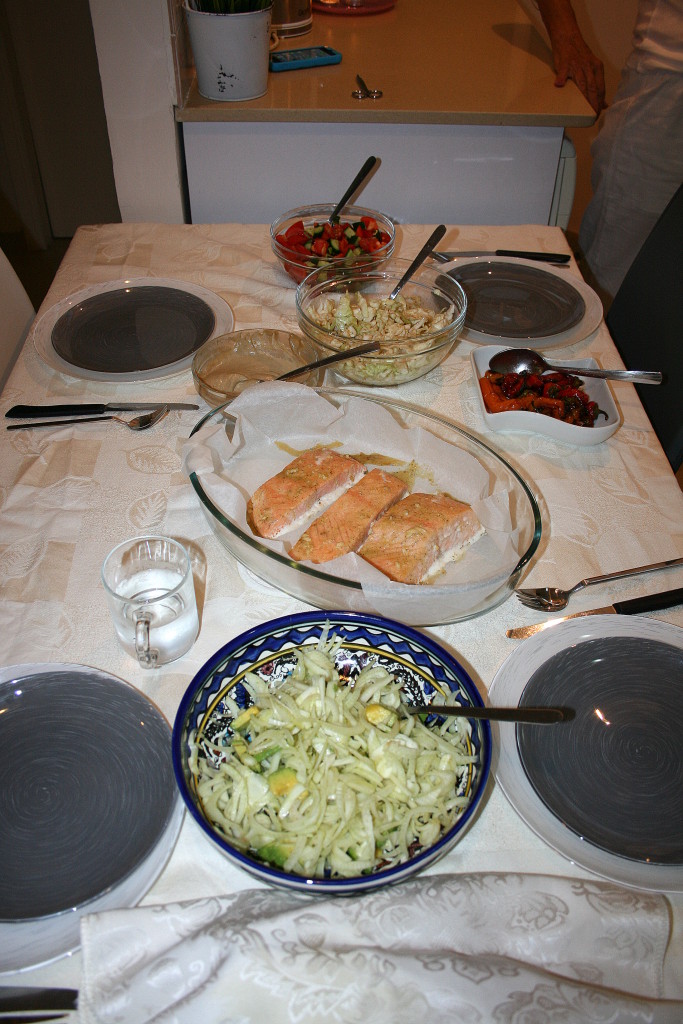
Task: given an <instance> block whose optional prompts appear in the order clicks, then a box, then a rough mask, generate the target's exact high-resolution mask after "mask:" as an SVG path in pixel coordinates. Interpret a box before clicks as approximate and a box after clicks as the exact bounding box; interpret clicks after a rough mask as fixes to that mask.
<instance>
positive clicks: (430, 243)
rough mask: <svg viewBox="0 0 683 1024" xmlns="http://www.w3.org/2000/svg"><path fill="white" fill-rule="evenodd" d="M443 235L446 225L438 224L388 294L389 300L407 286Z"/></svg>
mask: <svg viewBox="0 0 683 1024" xmlns="http://www.w3.org/2000/svg"><path fill="white" fill-rule="evenodd" d="M445 234H446V225H445V224H439V226H438V228H434V230H433V231H432V233H431V235H430V236H429V238H428V239H427V241H426V242H425V244H424V245H423V246H422V248H421V249H420V251H419V253H418V254H417V256H416V257H415V259H414V260H413V262H412V263H411V264H410V266H409V267H408V269H407V270H406V272H405V274H404V275H403V277H402V278H401V280H400V281H399V282H398V284H397V285H396V287H395V288H394V289H393V291H391V292H390V293H389V298H390V299H395V298H396V296H397V295H398V293H399V292H400V290H401V288H403V286H404V285H405V284H407V283H408V281H410V279H411V277H412V276H413V274H414V273H415V271H416V270H417V269H418V268H419V267H421V266H422V264H423V263H424V261H425V260H426V259H427V257H428V256H429V254H430V253H431V251H432V249H433V248H434V246H435V245H438V244H439V242H440V241H441V239H442V238H443V236H444V235H445Z"/></svg>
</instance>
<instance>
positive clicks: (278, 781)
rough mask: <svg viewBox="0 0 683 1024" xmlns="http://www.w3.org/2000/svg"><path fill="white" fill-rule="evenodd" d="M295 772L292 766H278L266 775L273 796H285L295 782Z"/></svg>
mask: <svg viewBox="0 0 683 1024" xmlns="http://www.w3.org/2000/svg"><path fill="white" fill-rule="evenodd" d="M297 781H298V780H297V777H296V772H295V771H294V770H293V769H292V768H278V769H277V771H275V772H271V773H270V775H269V776H268V785H269V787H270V791H271V793H274V794H275V796H287V794H288V793H289V792H290V791H291V790H292V789H294V787H295V786H296V784H297Z"/></svg>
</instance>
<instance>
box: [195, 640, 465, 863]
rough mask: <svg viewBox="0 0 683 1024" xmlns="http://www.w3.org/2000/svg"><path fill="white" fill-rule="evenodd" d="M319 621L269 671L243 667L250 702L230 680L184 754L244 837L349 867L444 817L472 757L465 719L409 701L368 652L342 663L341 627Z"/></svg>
mask: <svg viewBox="0 0 683 1024" xmlns="http://www.w3.org/2000/svg"><path fill="white" fill-rule="evenodd" d="M327 633H328V631H327V629H325V630H324V631H323V633H322V636H321V638H320V640H319V641H318V642H317V643H316V644H311V645H305V646H303V647H298V648H293V649H292V650H289V651H287V652H286V657H284V658H282V659H280V658H279V656H278V658H277V659H276V660H277V661H282V663H283V665H285V666H286V667H285V668H284V669H283V668H282V666H281V667H280V669H279V670H276V671H275V672H274V673H273V675H272V678H271V679H264V678H263V677H262V676H261V675H260V674H258V673H256V672H251V671H247V672H245V673H244V675H243V677H242V678H241V682H240V684H239V685H241V686H243V687H244V691H246V695H247V706H246V707H240V706H239V704H238V703H237V702H236V701H235V700H234V698H233V697H232V696H231V692H232V691H231V690H228V692H227V694H225V695H224V696H223V697H222V699H221V701H220V712H217V711H214V712H212V713H211V714H210V715H208V716H207V719H208V721H207V722H205V723H204V724H203V725H202V726H201V728H200V735H197V733H196V731H193V733H192V734H191V735H190V737H189V744H190V759H189V768H190V771H191V773H192V776H193V780H194V785H195V787H196V793H197V796H198V799H199V802H200V804H201V807H202V809H203V812H204V814H205V816H206V817H207V819H208V820H209V821H210V822H211V823H212V825H213V826H214V827H215V828H216V829H217V830H218V832H219V833H221V834H223V835H224V836H225V837H226V838H227V839H228V840H229V841H230V842H231V843H232V844H233V845H234V846H235V847H236V848H237V849H238V850H240V851H241V852H243V853H245V854H248V855H250V856H255V857H256V858H257V859H259V860H262V861H265V862H266V863H269V864H271V865H274V866H275V867H277V868H280V869H282V870H284V871H285V872H289V873H293V874H297V875H302V876H305V877H312V878H351V877H355V876H358V875H361V874H370V873H372V872H374V871H377V870H381V869H384V868H389V867H393V866H395V865H398V864H402V863H405V862H406V861H407V860H409V859H410V858H411V857H412V856H413V855H415V854H416V853H418V852H420V851H421V850H423V849H426V848H428V847H430V846H432V845H433V844H434V843H435V842H436V841H437V840H438V839H439V838H440V837H441V836H442V835H443V834H444V833H445V832H447V831H448V830H449V829H450V828H452V826H453V825H454V824H455V823H456V822H457V820H458V818H459V817H460V816H461V814H462V813H463V812H464V811H465V810H466V808H467V807H468V806H469V803H470V796H469V793H470V789H471V786H472V782H473V780H474V778H475V776H476V773H477V766H478V761H479V758H478V756H477V754H476V753H475V752H474V751H473V748H472V744H471V742H470V735H471V729H470V724H469V722H468V720H467V719H447V718H445V719H441V720H435V724H430V726H427V725H425V724H424V722H422V721H421V720H420V718H419V717H414V716H410V715H408V714H407V713H406V712H405V711H404V710H403V709H402V707H401V697H400V689H401V685H402V683H401V681H400V680H399V679H398V678H397V677H396V676H395V675H394V674H393V673H392V672H390V671H389V670H388V669H387V668H386V667H384V666H382V665H381V664H379V663H378V662H377V661H376V660H374V659H371V658H368V663H367V664H366V665H365V667H362V668H361V669H360V671H359V672H358V673H357V674H355V675H353V676H348V675H345V674H344V658H343V641H342V640H341V639H339V638H338V637H328V635H327ZM340 654H341V659H340V658H339V655H340ZM336 662H337V663H336ZM340 670H341V671H340ZM439 698H441V702H443V698H442V697H441V695H439V694H437V695H436V700H435V701H434V703H433V707H434V710H438V707H437V704H438V701H439ZM241 703H242V704H243V703H245V702H244V700H242V701H241Z"/></svg>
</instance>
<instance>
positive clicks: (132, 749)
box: [0, 664, 181, 971]
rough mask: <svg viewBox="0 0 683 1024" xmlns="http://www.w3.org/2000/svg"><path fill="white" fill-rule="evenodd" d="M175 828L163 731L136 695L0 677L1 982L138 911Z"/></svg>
mask: <svg viewBox="0 0 683 1024" xmlns="http://www.w3.org/2000/svg"><path fill="white" fill-rule="evenodd" d="M180 820H181V812H180V810H179V801H178V799H177V793H176V786H175V780H174V774H173V765H172V760H171V731H170V727H169V724H168V723H167V721H166V719H165V718H164V717H163V715H162V714H161V712H160V711H158V710H157V708H156V707H155V706H154V705H152V704H151V703H150V702H149V701H148V700H147V698H146V697H145V696H144V695H143V694H142V693H140V692H139V691H138V690H136V689H134V688H133V687H132V686H130V685H128V684H127V683H125V682H123V681H121V680H119V679H116V678H115V677H113V676H109V675H107V674H105V673H102V672H99V671H97V670H96V669H90V668H87V667H85V666H79V665H57V664H55V665H40V666H31V665H19V666H12V667H10V668H8V669H2V670H0V971H3V970H16V969H21V968H23V967H26V966H31V965H33V964H35V963H41V962H44V961H45V960H48V959H51V958H53V957H55V956H59V955H61V954H62V953H64V952H67V951H68V950H69V949H71V948H74V947H75V946H77V945H78V941H79V935H78V932H79V918H80V915H81V914H82V913H85V912H93V911H95V910H101V909H108V908H110V907H116V906H130V905H132V904H133V903H135V902H137V900H138V899H139V898H140V897H141V896H142V895H143V893H144V892H145V891H146V890H147V888H149V885H150V884H151V883H152V881H153V880H154V878H155V877H156V875H157V874H158V872H159V871H160V870H161V867H162V866H163V863H164V862H165V860H166V858H167V857H168V854H169V853H170V850H171V848H172V845H173V842H174V841H175V837H176V835H177V830H178V828H179V823H180Z"/></svg>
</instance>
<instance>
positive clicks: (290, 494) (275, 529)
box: [247, 448, 366, 537]
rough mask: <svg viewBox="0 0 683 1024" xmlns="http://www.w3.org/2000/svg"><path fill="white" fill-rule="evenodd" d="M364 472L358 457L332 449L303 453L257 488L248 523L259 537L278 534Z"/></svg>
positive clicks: (295, 524)
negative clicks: (354, 457)
mask: <svg viewBox="0 0 683 1024" xmlns="http://www.w3.org/2000/svg"><path fill="white" fill-rule="evenodd" d="M365 472H366V469H365V466H364V465H363V463H362V462H359V461H358V459H353V458H351V456H350V455H342V454H340V453H339V452H335V451H333V450H332V449H330V448H314V449H312V450H311V451H309V452H304V453H303V455H299V457H298V458H296V459H294V461H293V462H290V463H289V465H287V466H285V468H284V469H283V470H282V471H281V472H280V473H277V474H276V475H275V476H272V477H270V479H269V480H266V481H265V483H262V484H261V486H260V487H258V488H257V489H256V490H255V491H254V493H253V494H252V496H251V498H250V500H249V502H248V504H247V522H248V523H249V526H250V527H251V529H252V530H253V532H254V533H256V534H258V536H259V537H279V536H280V534H281V533H286V532H287V531H288V530H291V529H293V528H294V527H296V526H299V525H302V524H303V523H305V522H306V521H307V519H308V518H309V517H310V516H311V515H313V514H315V513H316V512H318V511H321V510H322V508H323V507H324V506H325V505H327V504H330V503H331V502H333V501H334V500H335V499H336V498H338V497H339V495H340V494H342V493H343V492H344V491H345V490H347V488H349V487H351V486H352V485H353V484H355V483H356V481H357V480H359V479H360V478H361V477H362V476H363V475H364V474H365Z"/></svg>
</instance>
